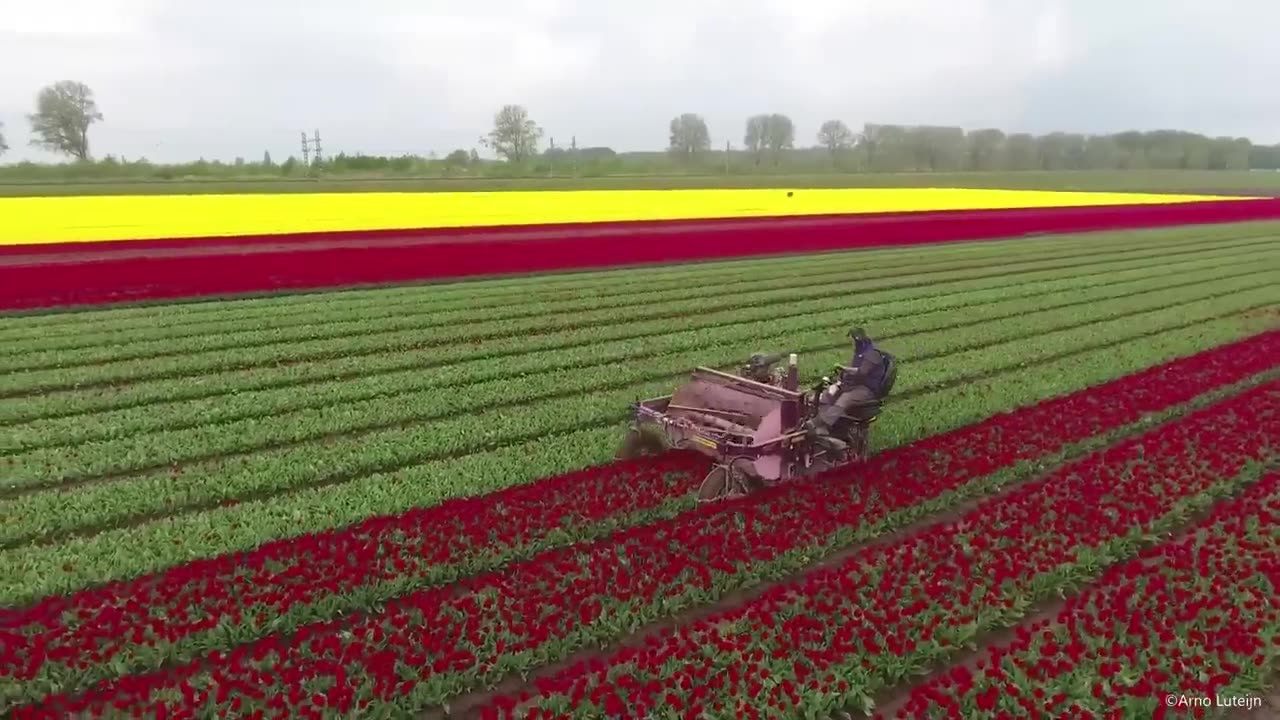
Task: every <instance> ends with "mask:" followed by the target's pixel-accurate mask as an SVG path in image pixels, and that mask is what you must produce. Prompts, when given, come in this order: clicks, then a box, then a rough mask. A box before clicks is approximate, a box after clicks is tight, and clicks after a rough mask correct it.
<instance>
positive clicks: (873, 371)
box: [807, 327, 892, 445]
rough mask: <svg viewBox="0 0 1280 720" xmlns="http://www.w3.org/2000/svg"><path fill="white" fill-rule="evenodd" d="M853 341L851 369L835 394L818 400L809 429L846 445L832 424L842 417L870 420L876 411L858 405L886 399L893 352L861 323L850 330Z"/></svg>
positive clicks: (843, 376)
mask: <svg viewBox="0 0 1280 720" xmlns="http://www.w3.org/2000/svg"><path fill="white" fill-rule="evenodd" d="M849 338H850V340H851V341H852V342H853V359H852V360H851V361H850V362H849V367H850V368H852V371H846V372H844V373H843V374H842V377H840V378H839V381H838V385H837V390H836V392H835V394H831V393H823V395H822V397H821V398H820V400H819V406H820V407H819V408H818V413H817V416H816V417H815V418H814V419H813V420H811V421H810V422H809V424H808V428H807V429H808V430H809V431H810V432H811V433H812V434H814V435H817V436H820V437H823V438H826V439H827V440H828V442H831V441H834V442H835V444H837V445H843V444H844V443H843V440H841V439H839V438H836V437H833V436H832V435H831V430H832V428H834V427H835V425H836V423H838V422H840V420H842V419H843V418H846V417H849V418H853V419H854V420H859V421H863V422H865V421H868V420H870V419H871V417H873V416H874V414H875V413H874V412H873V411H870V410H867V409H863V408H859V406H860V405H865V404H867V403H870V402H873V401H882V400H884V397H885V395H887V394H888V380H889V361H890V360H891V359H892V356H890V355H888V354H887V353H885V352H883V351H881V350H880V349H879V348H877V347H876V346H875V343H873V342H872V341H871V338H870V337H868V336H867V333H866V332H865V331H864V330H863V329H862V328H860V327H855V328H853V329H852V330H850V331H849Z"/></svg>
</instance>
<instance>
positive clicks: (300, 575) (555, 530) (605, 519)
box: [0, 452, 707, 680]
mask: <svg viewBox="0 0 1280 720" xmlns="http://www.w3.org/2000/svg"><path fill="white" fill-rule="evenodd" d="M706 470H707V461H706V459H705V458H703V457H702V456H700V455H696V454H693V453H679V452H677V453H669V454H667V455H664V456H663V457H661V458H654V459H646V460H642V461H623V462H616V463H613V464H611V465H608V466H604V467H596V468H588V469H585V470H581V471H578V472H573V473H568V474H565V475H560V476H556V477H551V478H546V479H543V480H539V481H538V482H537V483H534V484H531V485H518V486H515V487H512V488H508V489H506V490H502V491H499V492H496V493H492V494H489V495H485V496H481V497H473V498H459V499H455V500H451V501H448V502H445V503H442V504H440V505H436V506H432V507H429V508H422V509H415V510H412V511H409V512H407V513H404V514H400V515H394V516H385V517H376V518H370V519H369V520H366V521H364V522H362V523H360V524H359V525H355V526H352V527H348V528H343V529H339V530H333V531H327V532H323V533H318V534H315V535H309V536H305V537H300V538H291V539H285V540H278V541H274V542H271V543H267V544H264V545H261V546H259V547H258V548H256V549H254V550H253V551H250V552H242V553H235V554H229V555H224V556H221V557H217V558H213V559H209V560H198V561H195V562H192V563H189V564H185V565H181V566H178V567H175V568H172V569H171V570H168V571H166V572H163V573H159V574H156V575H149V576H145V577H141V578H137V579H135V580H132V581H128V582H117V583H111V584H108V585H105V586H102V587H98V588H92V589H88V590H84V591H81V592H78V593H75V594H74V595H70V596H65V597H60V596H55V597H50V598H47V599H46V600H44V601H43V602H40V603H37V604H36V605H33V606H31V607H28V608H25V609H23V610H20V611H11V612H5V613H2V614H0V639H4V640H5V641H6V642H5V643H4V644H3V647H5V648H6V649H8V650H9V652H8V653H5V654H4V655H3V656H0V660H3V663H0V677H16V678H17V679H19V680H30V679H33V678H35V677H37V676H38V674H39V673H40V672H41V671H42V670H45V669H47V668H49V667H61V668H65V669H68V670H72V671H77V670H78V671H87V672H91V671H92V670H93V669H94V668H95V667H101V668H102V669H103V670H109V668H108V667H106V666H102V665H101V664H102V663H110V662H112V661H114V660H116V658H117V657H119V656H120V655H121V653H125V656H126V657H130V659H132V657H131V656H129V655H128V648H130V647H131V646H137V647H142V648H152V649H154V650H157V651H161V652H157V653H155V654H153V655H150V656H144V658H143V661H144V662H151V663H159V662H163V661H165V660H167V659H169V658H170V656H169V655H167V654H166V653H165V652H163V651H164V650H167V649H173V650H175V651H176V647H175V645H174V644H175V643H178V642H180V641H181V640H183V639H185V638H191V639H193V640H195V641H199V644H207V643H208V640H209V638H208V635H209V634H210V633H213V634H216V633H218V632H219V631H220V630H221V631H234V632H235V634H237V635H239V636H241V637H243V636H245V635H246V634H251V633H253V632H254V631H258V633H259V634H267V633H268V632H270V631H271V628H273V627H275V628H278V627H279V626H280V624H281V618H282V616H284V615H286V614H287V613H290V612H291V611H294V610H301V611H303V612H300V613H299V616H300V617H299V618H298V619H296V620H295V622H297V623H298V624H301V623H302V622H304V621H305V620H306V619H307V617H306V611H307V610H314V611H316V612H319V613H323V612H324V609H323V608H321V607H317V605H319V604H322V603H323V601H325V600H327V599H330V598H332V597H334V596H339V595H344V594H350V595H356V596H359V595H360V594H362V593H368V592H370V591H373V590H375V589H377V590H378V591H380V592H381V593H383V594H382V595H380V596H378V595H375V596H371V597H369V598H366V600H367V601H368V602H375V601H377V600H379V599H386V598H387V597H391V596H393V595H394V588H395V587H396V586H397V584H398V585H399V586H401V587H403V586H406V585H407V587H408V589H416V588H417V587H421V586H423V585H429V584H439V583H443V582H449V581H452V580H455V579H457V578H459V577H465V576H467V575H470V574H474V573H475V572H477V571H479V570H488V569H492V568H493V567H496V566H497V565H499V564H501V563H503V562H505V561H508V560H510V559H511V558H512V557H520V556H526V557H527V556H529V555H532V554H534V553H536V552H537V551H540V550H543V549H546V548H547V547H552V546H555V545H563V544H566V543H568V542H572V541H574V540H577V539H580V538H582V537H584V536H588V535H589V534H590V533H592V532H598V533H605V532H607V531H608V530H609V528H610V527H611V525H612V524H613V523H632V524H634V523H639V522H642V521H643V520H644V519H645V518H647V517H649V515H647V514H646V511H653V509H654V508H656V507H660V506H661V505H662V504H663V503H664V502H667V501H670V500H671V499H673V498H680V497H684V496H687V495H688V494H689V488H691V487H694V486H695V485H696V483H697V481H698V480H700V479H701V478H702V475H703V474H704V473H705V472H706ZM557 536H562V537H557ZM388 585H390V586H391V587H387V586H388ZM217 639H218V640H222V641H224V642H225V641H228V640H230V638H217ZM242 641H243V640H242ZM14 653H16V654H14ZM41 663H43V666H42V664H41ZM58 672H63V673H65V671H64V670H61V669H60V670H59V671H58ZM63 677H65V674H64V675H63Z"/></svg>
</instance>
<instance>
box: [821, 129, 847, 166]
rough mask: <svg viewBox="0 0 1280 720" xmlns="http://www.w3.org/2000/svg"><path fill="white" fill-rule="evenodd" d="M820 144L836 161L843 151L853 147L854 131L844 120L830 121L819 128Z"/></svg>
mask: <svg viewBox="0 0 1280 720" xmlns="http://www.w3.org/2000/svg"><path fill="white" fill-rule="evenodd" d="M818 143H819V144H820V145H822V147H824V148H826V149H827V152H828V153H829V154H830V155H831V159H832V160H835V159H836V157H837V156H838V155H839V154H840V153H841V151H843V150H847V149H848V148H849V147H850V146H852V145H853V131H852V130H850V129H849V126H848V125H845V124H844V121H842V120H828V121H826V122H824V123H822V127H820V128H818Z"/></svg>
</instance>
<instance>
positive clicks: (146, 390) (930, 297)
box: [0, 250, 1252, 423]
mask: <svg viewBox="0 0 1280 720" xmlns="http://www.w3.org/2000/svg"><path fill="white" fill-rule="evenodd" d="M1223 252H1225V253H1226V254H1225V255H1223V256H1222V257H1219V256H1218V252H1217V251H1214V252H1212V253H1211V255H1212V256H1210V255H1206V254H1200V253H1197V254H1196V255H1194V256H1192V257H1191V258H1190V259H1187V260H1183V261H1180V262H1176V263H1170V264H1169V265H1168V266H1167V267H1169V268H1170V270H1173V269H1176V268H1181V267H1195V266H1196V265H1197V264H1198V263H1199V262H1201V260H1200V259H1201V258H1203V262H1204V263H1205V266H1206V267H1207V266H1209V265H1211V264H1216V263H1219V262H1222V261H1223V259H1224V258H1225V259H1226V260H1229V259H1231V258H1234V257H1236V252H1237V251H1223ZM1239 252H1243V253H1245V255H1246V256H1248V257H1252V252H1251V251H1247V250H1246V251H1239ZM1130 266H1131V267H1132V269H1133V271H1134V272H1144V271H1150V270H1155V271H1156V272H1160V271H1161V268H1162V267H1165V266H1161V265H1154V266H1153V265H1152V264H1151V263H1150V262H1149V261H1147V260H1135V261H1130V262H1128V263H1109V262H1106V261H1101V262H1098V263H1091V264H1088V265H1085V266H1081V267H1079V268H1075V269H1073V270H1071V271H1069V272H1060V273H1059V272H1055V271H1045V272H1039V273H1033V274H1031V275H1030V276H1026V275H1008V276H1001V277H999V278H995V279H993V278H980V279H977V280H969V281H961V282H957V283H943V284H940V285H939V286H937V287H915V288H908V289H906V290H890V291H885V292H883V293H866V294H861V295H858V296H857V298H856V299H857V301H858V303H859V304H860V305H861V306H863V307H866V308H871V307H873V306H874V305H876V304H881V303H892V302H898V301H905V300H913V299H922V300H925V301H926V302H937V303H939V305H938V306H939V307H943V306H944V305H942V303H950V305H946V306H950V307H963V306H964V305H965V303H966V302H967V300H968V298H965V297H962V296H965V295H969V294H971V293H975V292H976V293H980V294H984V295H982V296H985V294H989V293H992V292H997V291H1003V292H1006V293H1009V295H1010V296H1013V293H1014V292H1015V291H1021V293H1022V294H1023V295H1024V296H1027V295H1032V294H1040V293H1042V292H1050V291H1052V292H1057V291H1065V292H1070V290H1071V287H1072V286H1071V285H1070V283H1077V282H1079V281H1080V280H1086V281H1087V280H1089V279H1090V278H1096V279H1099V280H1100V281H1102V282H1106V281H1108V279H1109V278H1112V277H1115V278H1122V277H1126V275H1125V274H1124V273H1125V272H1126V270H1125V268H1127V267H1130ZM974 297H975V298H977V297H979V296H974ZM847 301H849V297H848V296H847V295H842V296H840V297H838V298H818V299H815V300H811V301H801V302H793V303H789V304H787V306H786V307H787V309H786V311H785V312H786V313H788V314H787V315H779V310H778V309H777V308H775V307H773V306H761V307H753V308H746V309H739V310H730V311H725V312H724V313H718V314H717V313H713V314H709V315H705V316H701V317H693V318H687V319H686V320H685V323H684V324H685V329H695V328H699V327H716V326H719V325H724V324H728V323H734V322H749V321H752V320H757V321H758V320H768V321H771V322H774V323H777V322H787V321H794V322H799V321H802V320H803V318H804V317H806V316H808V315H810V314H812V313H814V312H822V311H826V310H830V309H831V308H832V307H833V304H834V303H840V302H847ZM975 302H976V300H975ZM792 318H795V320H792ZM636 323H640V324H641V325H640V330H642V331H647V330H650V329H652V328H657V329H656V330H654V331H653V332H651V333H648V334H649V335H661V334H664V333H669V332H670V331H671V329H672V328H671V323H670V322H663V321H655V322H647V321H645V320H643V319H640V320H633V321H632V323H630V324H627V323H623V324H622V325H624V326H626V327H630V328H631V329H630V330H622V331H614V332H612V333H610V332H608V331H598V332H597V333H596V334H595V335H592V336H589V337H588V341H592V342H597V343H600V342H605V341H608V340H620V339H627V338H644V337H646V332H639V333H637V331H636V329H635V327H636V325H635V324H636ZM578 337H579V334H578V333H574V332H568V333H562V334H559V335H555V336H541V337H535V338H530V339H528V340H526V341H523V342H521V341H513V340H512V339H510V338H504V339H499V340H492V341H486V342H480V343H476V344H474V345H472V346H471V347H470V352H469V353H465V352H453V353H452V354H453V355H459V356H461V357H458V358H457V359H456V364H451V363H450V362H449V358H448V357H446V358H444V359H443V360H441V358H440V355H441V351H440V350H439V349H438V348H426V349H419V350H408V351H393V352H381V353H371V354H367V355H355V356H349V357H338V358H334V359H325V360H315V361H303V362H298V363H287V364H283V365H276V366H267V367H250V368H245V369H237V370H224V371H216V372H208V373H204V374H201V375H199V376H198V377H195V378H192V377H182V376H179V377H176V378H161V379H153V380H139V381H136V382H133V383H127V384H120V385H97V386H90V387H86V388H72V389H64V390H47V391H46V392H44V393H42V394H39V395H28V396H24V397H21V398H11V399H9V400H7V401H6V402H4V403H0V423H13V422H20V421H24V420H32V419H38V418H46V417H62V416H69V415H75V414H80V413H86V412H92V411H98V410H108V409H116V408H129V407H137V406H141V405H147V404H153V403H160V402H169V401H179V400H184V399H198V398H214V397H216V396H218V395H225V394H229V393H231V394H234V393H242V392H246V391H250V390H259V389H267V388H283V387H289V386H296V385H302V384H307V383H314V382H320V381H325V380H341V381H346V382H350V381H352V380H353V379H362V380H370V381H376V380H377V377H378V376H379V375H383V374H387V373H392V372H397V371H408V372H414V373H418V374H419V375H433V376H434V375H450V374H451V373H453V372H454V371H457V370H461V369H462V368H463V366H464V365H466V364H468V363H476V362H485V361H487V360H499V361H502V362H511V363H515V362H517V360H516V358H517V357H519V356H526V357H528V356H532V354H533V353H536V352H538V351H540V350H557V351H559V350H563V349H564V348H568V347H573V346H575V345H582V344H584V343H582V342H580V341H579V340H578ZM426 368H431V372H430V373H424V372H422V371H423V370H424V369H426Z"/></svg>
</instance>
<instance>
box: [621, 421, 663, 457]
mask: <svg viewBox="0 0 1280 720" xmlns="http://www.w3.org/2000/svg"><path fill="white" fill-rule="evenodd" d="M669 449H671V445H670V443H669V442H668V441H667V437H666V435H665V434H663V433H661V432H658V431H655V430H650V429H647V428H631V429H630V430H628V431H627V437H626V439H625V440H623V441H622V446H621V447H619V448H618V452H617V453H616V455H615V457H616V458H617V459H618V460H635V459H637V458H642V457H653V456H655V455H661V454H663V453H665V452H666V451H667V450H669Z"/></svg>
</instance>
